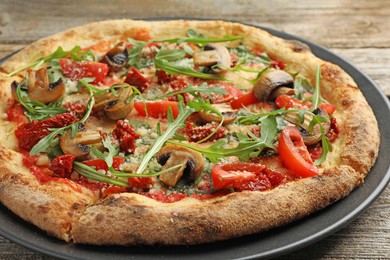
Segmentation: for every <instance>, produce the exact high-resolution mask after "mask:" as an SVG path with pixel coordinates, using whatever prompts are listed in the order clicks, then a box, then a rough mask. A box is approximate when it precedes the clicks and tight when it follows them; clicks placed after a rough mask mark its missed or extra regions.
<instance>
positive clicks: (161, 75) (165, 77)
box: [157, 70, 171, 84]
mask: <svg viewBox="0 0 390 260" xmlns="http://www.w3.org/2000/svg"><path fill="white" fill-rule="evenodd" d="M169 81H171V75H169V74H168V73H166V72H165V71H163V70H157V82H158V84H163V83H168V82H169Z"/></svg>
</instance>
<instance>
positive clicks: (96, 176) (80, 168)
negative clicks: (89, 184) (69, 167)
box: [73, 161, 130, 187]
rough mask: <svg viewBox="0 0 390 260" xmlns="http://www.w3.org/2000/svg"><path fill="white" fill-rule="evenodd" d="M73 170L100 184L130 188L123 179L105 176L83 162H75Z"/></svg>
mask: <svg viewBox="0 0 390 260" xmlns="http://www.w3.org/2000/svg"><path fill="white" fill-rule="evenodd" d="M73 169H74V170H75V171H76V172H78V173H79V174H81V175H83V176H84V177H86V178H88V179H91V180H95V181H100V182H106V183H109V184H114V185H117V186H122V187H129V186H130V185H129V183H127V182H126V181H124V180H121V179H116V178H112V177H109V176H107V175H105V174H104V173H102V172H100V171H97V170H95V169H94V168H93V167H91V166H88V165H86V164H84V163H81V162H76V161H75V162H74V163H73Z"/></svg>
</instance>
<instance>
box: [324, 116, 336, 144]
mask: <svg viewBox="0 0 390 260" xmlns="http://www.w3.org/2000/svg"><path fill="white" fill-rule="evenodd" d="M339 132H340V130H339V126H338V124H337V121H336V118H335V117H332V118H331V119H330V128H329V131H328V132H327V133H326V134H325V135H326V137H328V138H329V141H331V142H333V141H334V140H336V138H337V137H338V136H339Z"/></svg>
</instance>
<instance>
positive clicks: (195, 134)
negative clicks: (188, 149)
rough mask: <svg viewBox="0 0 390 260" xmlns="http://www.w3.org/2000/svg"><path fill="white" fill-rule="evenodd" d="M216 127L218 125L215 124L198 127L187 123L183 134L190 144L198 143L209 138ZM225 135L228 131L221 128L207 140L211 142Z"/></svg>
mask: <svg viewBox="0 0 390 260" xmlns="http://www.w3.org/2000/svg"><path fill="white" fill-rule="evenodd" d="M218 125H219V124H218V123H217V122H211V123H207V124H205V125H200V126H198V125H196V124H195V123H193V122H190V121H187V123H186V130H185V133H186V135H187V137H188V139H189V140H190V141H191V142H198V141H200V140H202V139H204V138H206V137H207V136H209V135H210V134H211V133H212V132H213V131H214V130H215V129H216V128H217V127H218ZM227 133H228V131H227V130H226V128H225V127H223V126H221V127H220V128H218V130H217V131H216V132H215V133H214V134H213V135H212V136H211V137H210V139H208V140H209V141H213V140H217V139H220V138H222V137H224V136H225V135H227Z"/></svg>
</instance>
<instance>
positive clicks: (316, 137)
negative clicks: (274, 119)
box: [284, 108, 330, 145]
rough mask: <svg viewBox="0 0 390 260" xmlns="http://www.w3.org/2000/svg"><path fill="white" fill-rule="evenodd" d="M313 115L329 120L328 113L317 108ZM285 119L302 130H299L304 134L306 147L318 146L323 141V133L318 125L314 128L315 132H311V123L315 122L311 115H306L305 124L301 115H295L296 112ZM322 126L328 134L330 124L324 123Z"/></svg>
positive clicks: (287, 115) (288, 114)
mask: <svg viewBox="0 0 390 260" xmlns="http://www.w3.org/2000/svg"><path fill="white" fill-rule="evenodd" d="M313 113H314V114H316V115H321V116H324V117H326V118H327V119H329V115H328V113H327V112H326V111H325V110H323V109H321V108H317V109H316V110H314V112H313ZM284 119H285V120H286V121H288V122H290V123H293V124H295V125H296V126H298V127H299V128H300V129H299V130H300V132H301V134H302V138H303V142H304V143H305V144H306V145H313V144H316V143H318V142H319V141H321V136H322V133H321V128H320V126H319V125H318V124H316V125H314V127H313V131H310V129H309V127H310V122H311V121H312V120H313V116H312V115H311V114H308V113H306V114H305V116H304V120H303V122H302V121H301V118H300V117H299V114H298V113H295V112H294V113H287V114H286V115H285V117H284ZM321 126H322V127H323V131H324V132H325V133H327V132H328V130H329V128H330V123H325V122H323V123H321Z"/></svg>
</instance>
